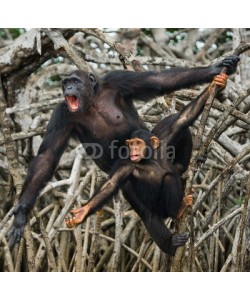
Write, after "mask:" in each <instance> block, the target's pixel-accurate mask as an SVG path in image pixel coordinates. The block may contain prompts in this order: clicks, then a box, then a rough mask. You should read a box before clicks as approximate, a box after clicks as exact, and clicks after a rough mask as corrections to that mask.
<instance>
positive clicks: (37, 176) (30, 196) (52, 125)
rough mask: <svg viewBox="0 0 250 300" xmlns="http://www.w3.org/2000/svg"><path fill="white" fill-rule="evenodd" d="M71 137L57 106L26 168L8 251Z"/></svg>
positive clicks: (67, 124)
mask: <svg viewBox="0 0 250 300" xmlns="http://www.w3.org/2000/svg"><path fill="white" fill-rule="evenodd" d="M70 133H71V126H70V124H69V123H68V120H67V115H66V113H65V111H64V110H63V106H62V105H60V106H58V107H57V108H56V109H55V111H54V112H53V115H52V117H51V120H50V122H49V124H48V128H47V132H46V135H45V137H44V139H43V142H42V144H41V146H40V148H39V151H38V154H37V156H36V157H35V158H34V159H33V161H32V162H31V164H30V165H29V168H28V175H27V177H26V179H25V182H24V185H23V188H22V193H21V195H20V198H19V201H18V203H17V205H16V207H15V209H14V212H13V214H14V215H15V219H14V223H13V226H12V228H11V230H10V232H9V234H8V240H9V245H10V247H12V246H14V244H15V243H17V242H19V241H20V239H21V237H22V233H23V229H24V226H25V225H26V223H27V220H28V214H29V212H30V211H31V209H32V208H33V206H34V204H35V201H36V198H37V196H38V194H39V192H40V190H41V189H42V188H43V187H44V186H45V184H46V183H47V182H48V180H49V179H50V178H51V177H52V175H53V173H54V170H55V168H56V166H57V164H58V162H59V160H60V157H61V155H62V153H63V151H64V149H65V147H66V145H67V142H68V139H69V137H70Z"/></svg>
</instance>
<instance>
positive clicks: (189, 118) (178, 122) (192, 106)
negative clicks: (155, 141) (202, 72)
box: [159, 74, 228, 144]
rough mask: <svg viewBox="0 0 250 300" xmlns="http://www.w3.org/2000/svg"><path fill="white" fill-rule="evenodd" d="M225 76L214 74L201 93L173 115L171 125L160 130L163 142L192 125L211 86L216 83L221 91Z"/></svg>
mask: <svg viewBox="0 0 250 300" xmlns="http://www.w3.org/2000/svg"><path fill="white" fill-rule="evenodd" d="M227 78H228V76H227V75H226V74H220V75H217V76H215V77H214V79H213V81H212V83H211V84H210V85H209V86H208V87H207V88H206V89H205V90H204V91H203V92H202V93H201V95H199V96H198V97H197V98H196V99H195V100H193V101H191V102H190V103H189V104H188V105H186V106H185V107H184V108H183V109H182V110H181V111H180V112H179V113H177V114H176V115H175V117H174V118H173V121H172V122H171V125H170V126H168V128H166V130H165V132H162V134H161V136H160V137H159V138H160V139H163V140H164V142H165V143H166V144H168V143H169V142H170V141H171V140H172V139H173V138H174V136H176V134H178V133H179V132H180V131H181V130H182V129H183V128H184V127H188V126H190V125H192V124H193V123H194V121H195V120H196V119H197V118H198V116H199V115H200V114H201V112H202V111H203V109H204V106H205V104H206V101H207V99H208V98H209V96H210V90H211V87H212V86H213V85H217V86H218V87H220V90H219V91H221V90H222V89H224V88H225V86H226V83H227ZM219 91H218V92H219Z"/></svg>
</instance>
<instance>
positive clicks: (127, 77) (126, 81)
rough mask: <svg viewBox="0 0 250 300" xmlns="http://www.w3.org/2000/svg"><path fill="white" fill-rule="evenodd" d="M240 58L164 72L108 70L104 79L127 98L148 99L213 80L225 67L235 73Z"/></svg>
mask: <svg viewBox="0 0 250 300" xmlns="http://www.w3.org/2000/svg"><path fill="white" fill-rule="evenodd" d="M238 61H239V57H238V56H229V57H227V58H225V59H224V60H223V61H222V62H219V63H216V64H214V65H212V66H209V67H198V68H172V69H170V70H166V71H163V72H132V71H114V72H110V73H108V74H107V75H106V76H105V77H104V78H103V81H104V83H105V84H108V85H110V86H111V87H112V88H114V89H116V90H117V91H118V92H119V93H120V94H121V95H122V96H123V97H124V99H125V100H128V99H141V100H148V99H152V98H153V97H156V96H161V95H164V94H166V93H169V92H173V91H176V90H179V89H181V88H188V87H190V86H193V85H195V84H202V83H206V82H210V81H211V80H212V79H213V77H214V76H215V75H217V74H219V73H220V72H221V69H222V67H223V66H226V67H227V68H228V70H229V71H228V74H231V73H233V72H235V70H236V67H237V63H238Z"/></svg>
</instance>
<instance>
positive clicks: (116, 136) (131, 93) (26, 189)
mask: <svg viewBox="0 0 250 300" xmlns="http://www.w3.org/2000/svg"><path fill="white" fill-rule="evenodd" d="M238 60H239V59H238V57H236V56H233V57H228V58H226V59H225V60H224V61H222V62H220V63H217V64H215V65H212V66H209V67H204V68H192V69H188V68H180V69H178V68H176V69H171V70H168V71H164V72H160V73H156V72H143V73H140V72H138V73H136V72H130V71H114V72H110V73H109V74H107V75H106V76H104V77H103V78H101V79H98V78H97V77H96V76H95V75H93V74H88V73H86V72H83V71H75V72H73V73H72V74H71V75H70V76H68V77H67V78H66V80H64V81H63V91H64V95H65V96H66V95H71V94H74V95H76V96H77V97H78V98H79V101H80V103H79V104H80V105H79V110H78V111H77V112H74V113H72V112H70V111H69V110H68V105H67V103H66V101H65V102H62V103H61V104H59V105H58V107H57V108H56V109H55V111H54V113H53V115H52V117H51V120H50V122H49V125H48V130H47V133H46V135H45V137H44V140H43V142H42V144H41V147H40V149H39V152H38V155H37V156H36V157H35V159H34V161H33V162H32V163H31V165H30V167H29V170H28V176H27V178H26V179H25V183H24V186H23V190H22V194H21V196H20V199H19V201H18V204H17V206H16V208H15V211H14V215H15V220H14V224H13V226H12V229H11V231H10V233H9V244H10V246H13V245H14V244H15V243H16V242H18V241H19V240H20V238H21V236H22V233H23V229H24V226H25V224H26V223H27V216H28V214H29V212H30V210H31V209H32V207H33V206H34V203H35V200H36V197H37V195H38V193H39V191H40V190H41V188H43V187H44V185H45V184H46V182H47V181H48V180H49V179H50V178H51V177H52V175H53V173H54V170H55V168H56V166H57V164H58V162H59V159H60V157H61V155H62V153H63V152H64V150H65V147H66V145H67V142H68V140H69V138H70V137H72V136H73V137H76V138H78V139H79V141H80V142H81V143H83V144H85V143H98V144H100V145H101V146H102V147H103V155H102V156H101V157H98V158H93V159H94V161H95V163H96V164H97V165H98V166H99V167H100V168H101V169H102V170H103V171H105V172H110V170H111V169H112V167H113V165H114V162H115V161H116V160H117V159H118V149H119V147H121V146H122V145H123V142H124V140H125V139H127V138H128V137H129V136H130V134H131V133H132V132H133V131H134V130H136V129H140V128H145V125H144V123H143V121H142V120H141V119H140V118H139V116H138V113H137V111H136V109H135V107H134V105H133V100H134V99H142V100H148V99H151V98H153V97H156V96H159V95H163V94H166V93H169V92H172V91H175V90H177V89H181V88H187V87H190V86H192V85H194V84H201V83H205V82H209V81H211V80H212V78H213V77H214V76H215V75H217V74H219V73H220V71H221V69H222V67H223V66H227V67H228V68H229V73H233V72H234V71H235V69H236V66H237V62H238ZM191 105H192V104H191ZM193 105H195V104H193ZM114 140H117V143H116V148H115V149H114V151H113V153H111V149H110V148H109V147H110V144H111V143H112V141H114ZM172 143H173V144H176V146H177V147H178V146H179V145H181V147H180V148H178V150H177V151H178V152H179V154H178V156H177V157H176V159H175V161H174V165H180V170H181V169H185V168H186V166H187V164H188V159H186V157H187V158H188V157H189V153H190V151H191V143H190V136H189V134H188V133H187V132H186V133H185V131H183V132H182V134H181V135H180V136H179V138H178V141H177V142H176V141H175V140H173V141H172ZM87 151H89V153H90V154H91V150H90V149H89V148H88V149H87ZM182 166H183V167H182ZM182 171H183V170H181V171H180V173H181V172H182ZM124 193H125V194H126V195H127V199H128V201H129V202H131V204H132V205H133V207H134V208H135V210H136V211H137V210H138V213H139V215H141V217H142V219H143V221H144V223H147V220H146V218H147V215H148V212H147V211H146V212H143V211H142V210H143V208H136V206H137V205H138V206H140V200H139V199H137V198H136V197H134V196H133V195H130V194H129V191H127V190H126V189H125V190H124ZM144 213H145V216H144ZM153 219H154V217H152V218H151V220H153ZM151 225H152V224H151ZM154 228H155V229H154ZM154 231H155V232H154ZM159 231H160V229H159V226H158V225H157V222H153V225H152V226H151V235H152V236H153V238H154V236H158V234H159ZM159 238H160V237H159ZM159 238H158V239H159Z"/></svg>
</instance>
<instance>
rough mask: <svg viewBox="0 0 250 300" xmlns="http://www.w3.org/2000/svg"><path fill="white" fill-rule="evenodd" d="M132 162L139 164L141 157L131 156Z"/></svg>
mask: <svg viewBox="0 0 250 300" xmlns="http://www.w3.org/2000/svg"><path fill="white" fill-rule="evenodd" d="M130 160H131V161H133V162H137V161H139V160H140V155H138V154H136V155H130Z"/></svg>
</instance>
